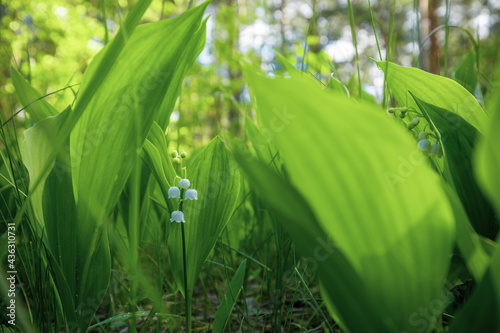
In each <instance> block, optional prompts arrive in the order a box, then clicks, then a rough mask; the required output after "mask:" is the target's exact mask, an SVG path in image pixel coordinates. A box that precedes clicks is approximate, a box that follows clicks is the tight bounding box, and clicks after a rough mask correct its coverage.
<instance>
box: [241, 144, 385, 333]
mask: <svg viewBox="0 0 500 333" xmlns="http://www.w3.org/2000/svg"><path fill="white" fill-rule="evenodd" d="M238 147H241V145H238ZM233 151H234V153H235V157H236V160H237V161H238V164H239V165H240V167H241V169H242V170H243V172H244V173H245V175H246V177H247V179H248V181H249V183H250V184H251V186H252V188H253V189H255V190H256V191H257V193H258V194H259V196H260V197H261V198H262V199H263V200H264V201H265V202H266V203H267V204H268V205H269V207H271V208H274V209H275V210H276V211H277V213H278V214H279V220H280V221H281V223H282V224H283V225H284V227H285V228H286V230H287V231H288V232H289V233H290V235H291V236H292V237H293V240H294V243H295V244H296V245H297V247H298V248H299V249H300V251H301V252H302V254H303V255H304V256H305V257H306V258H307V263H308V265H309V269H312V270H313V271H315V272H316V274H317V275H318V276H319V278H320V280H321V281H325V283H324V284H323V288H324V290H325V291H326V292H327V293H328V295H335V300H336V301H337V302H338V303H340V304H342V306H341V307H339V309H338V312H336V313H335V314H334V315H335V317H336V318H337V319H340V318H343V319H340V320H339V321H340V322H342V324H343V325H346V326H347V327H349V329H351V330H352V331H353V332H369V331H373V332H391V331H393V330H394V329H395V327H394V323H392V322H391V320H390V318H385V317H384V316H383V315H382V313H384V311H383V309H382V307H381V306H380V305H378V304H376V303H377V301H375V300H374V299H372V298H370V297H368V296H367V295H368V291H367V290H366V286H365V283H364V282H363V281H362V280H361V278H360V275H359V273H358V272H356V271H355V270H354V268H353V267H352V265H351V264H350V263H349V262H348V260H347V259H346V257H345V255H344V254H343V253H342V250H340V249H339V248H338V245H337V244H336V243H335V242H334V241H333V239H332V238H331V236H330V235H329V234H326V233H325V231H324V229H323V228H322V227H321V226H320V224H319V223H318V221H317V219H316V217H315V216H314V213H313V212H312V210H311V208H310V206H309V204H308V203H307V202H306V201H305V199H304V198H303V197H302V195H301V194H300V193H299V192H298V191H297V189H295V188H294V187H293V186H292V185H291V184H290V183H289V182H287V181H286V180H284V179H283V178H281V177H280V176H279V175H278V174H276V173H275V172H273V171H272V169H271V168H270V167H269V166H266V165H265V164H264V163H263V162H262V161H259V160H255V159H251V158H248V154H246V153H245V152H244V151H243V150H242V149H240V148H237V149H233ZM311 266H312V267H311ZM360 317H362V318H363V320H359V318H360ZM391 327H392V329H391Z"/></svg>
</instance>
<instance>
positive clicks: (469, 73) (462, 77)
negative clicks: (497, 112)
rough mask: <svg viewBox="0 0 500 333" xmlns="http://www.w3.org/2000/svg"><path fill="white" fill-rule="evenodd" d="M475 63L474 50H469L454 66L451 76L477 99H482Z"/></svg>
mask: <svg viewBox="0 0 500 333" xmlns="http://www.w3.org/2000/svg"><path fill="white" fill-rule="evenodd" d="M476 65H477V63H476V54H475V52H474V51H470V52H469V53H467V55H466V56H465V57H464V58H463V59H462V60H461V61H460V62H459V63H458V65H457V66H456V67H455V69H454V72H453V76H454V78H455V81H457V82H458V83H460V85H462V86H463V87H464V88H465V89H467V91H468V92H470V93H471V94H472V95H473V96H475V97H476V98H477V99H479V101H482V99H483V95H482V94H481V89H480V88H479V81H478V76H479V74H478V70H477V66H476Z"/></svg>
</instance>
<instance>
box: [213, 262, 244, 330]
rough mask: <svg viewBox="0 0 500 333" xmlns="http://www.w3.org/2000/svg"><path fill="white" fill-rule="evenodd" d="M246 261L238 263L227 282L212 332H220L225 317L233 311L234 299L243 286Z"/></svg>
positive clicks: (222, 328) (224, 323) (224, 322)
mask: <svg viewBox="0 0 500 333" xmlns="http://www.w3.org/2000/svg"><path fill="white" fill-rule="evenodd" d="M246 262H247V261H246V260H244V261H243V262H242V263H241V264H240V266H239V267H238V269H237V270H236V273H234V276H233V278H232V279H231V282H230V283H229V287H228V288H227V290H226V294H225V295H224V298H223V299H222V301H221V303H220V305H219V308H218V309H217V312H216V313H215V319H214V324H213V332H222V330H224V326H225V325H226V321H227V318H228V317H229V315H230V314H231V311H233V307H234V305H235V304H236V300H237V299H238V296H239V295H240V292H241V289H242V288H243V282H244V278H245V267H246Z"/></svg>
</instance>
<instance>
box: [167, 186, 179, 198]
mask: <svg viewBox="0 0 500 333" xmlns="http://www.w3.org/2000/svg"><path fill="white" fill-rule="evenodd" d="M168 197H169V198H179V199H180V197H181V190H179V188H178V187H177V186H172V187H171V188H169V189H168Z"/></svg>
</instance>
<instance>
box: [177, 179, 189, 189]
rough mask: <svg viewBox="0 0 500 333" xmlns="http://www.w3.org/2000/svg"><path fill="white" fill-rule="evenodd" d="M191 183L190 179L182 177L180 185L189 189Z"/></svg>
mask: <svg viewBox="0 0 500 333" xmlns="http://www.w3.org/2000/svg"><path fill="white" fill-rule="evenodd" d="M190 184H191V183H190V182H189V179H186V178H184V179H181V180H179V186H180V187H181V188H183V189H187V188H188V187H189V185H190Z"/></svg>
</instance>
